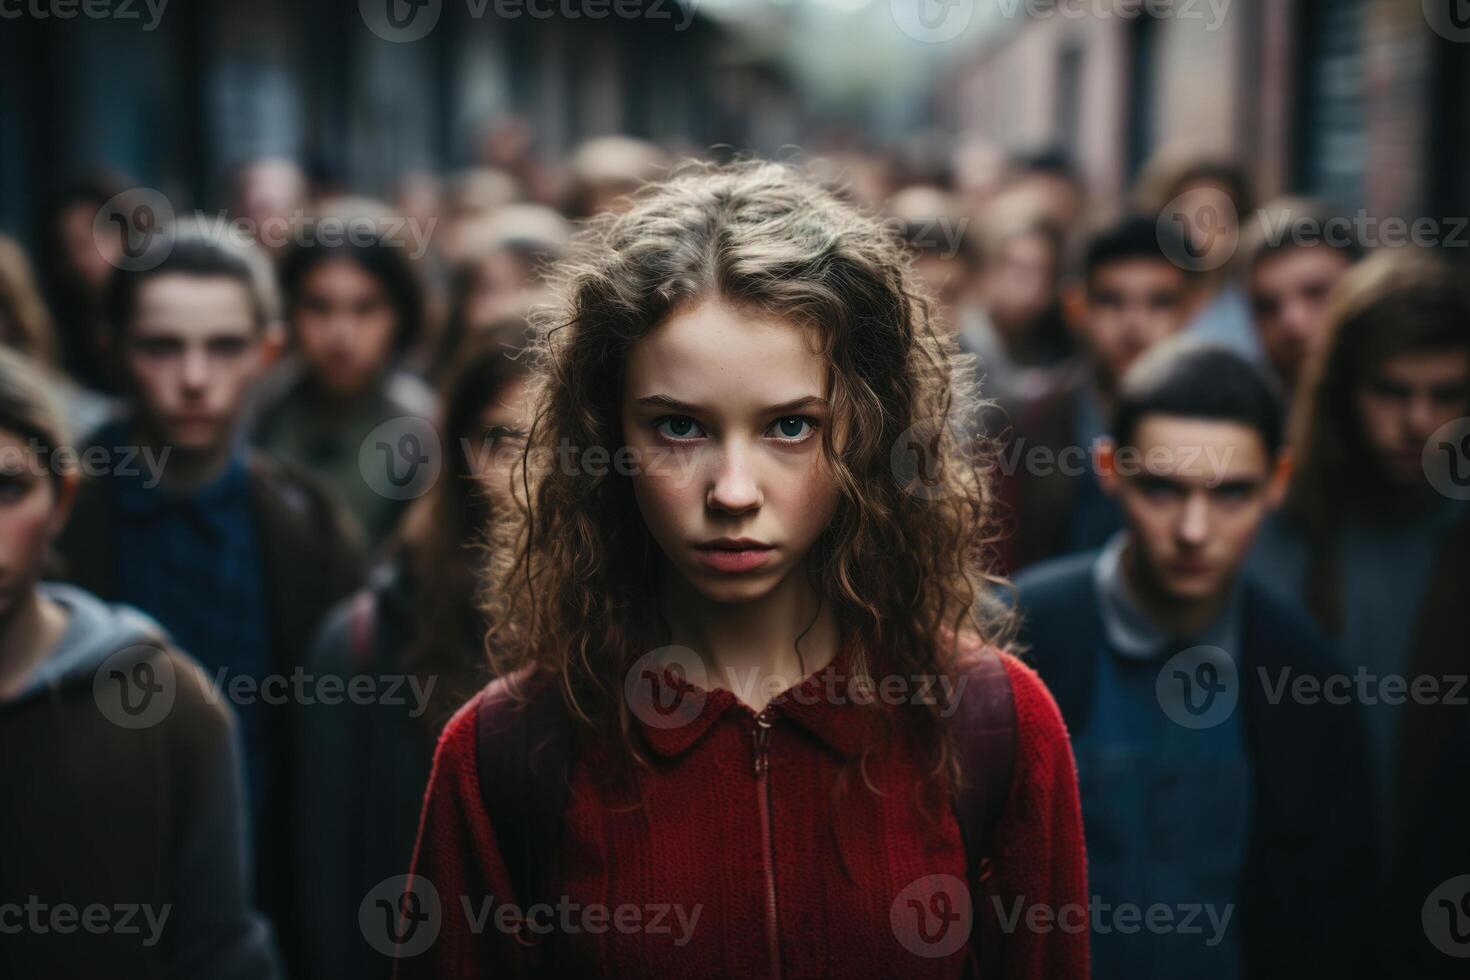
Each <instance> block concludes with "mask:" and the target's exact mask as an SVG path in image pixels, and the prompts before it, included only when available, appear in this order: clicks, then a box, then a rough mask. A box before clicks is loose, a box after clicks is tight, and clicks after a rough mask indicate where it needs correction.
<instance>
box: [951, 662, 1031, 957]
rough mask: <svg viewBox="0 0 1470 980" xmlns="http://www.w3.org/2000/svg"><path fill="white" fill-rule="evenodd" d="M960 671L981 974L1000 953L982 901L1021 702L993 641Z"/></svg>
mask: <svg viewBox="0 0 1470 980" xmlns="http://www.w3.org/2000/svg"><path fill="white" fill-rule="evenodd" d="M960 676H961V677H962V678H964V687H963V688H962V689H961V690H960V692H959V694H958V697H959V705H958V708H957V709H956V711H955V716H954V719H953V721H952V728H951V732H952V736H953V742H954V746H955V751H956V752H957V753H958V755H959V764H960V785H959V787H958V788H957V789H956V792H955V797H954V809H955V816H956V817H957V818H958V820H959V824H960V837H961V838H962V839H963V840H964V843H965V870H966V874H965V882H966V884H967V885H968V886H969V887H970V888H971V889H972V896H971V897H972V902H971V904H972V907H973V909H974V915H975V919H974V923H975V925H974V928H973V931H972V932H971V934H970V936H971V940H970V945H971V947H972V949H974V950H975V952H976V954H977V957H978V959H979V966H980V975H981V976H990V975H993V973H994V971H993V970H990V969H985V968H984V967H985V964H987V963H994V962H995V959H994V956H993V955H982V954H984V953H986V951H982V950H981V949H980V933H981V929H980V928H979V921H980V905H981V902H982V901H983V892H984V891H985V886H986V883H987V882H988V881H989V880H990V876H991V871H992V868H991V864H992V861H991V858H992V855H993V853H994V848H995V829H996V827H997V826H998V825H999V823H1000V817H1001V814H1002V812H1004V810H1005V804H1006V798H1007V797H1008V796H1010V790H1011V776H1012V774H1013V773H1014V771H1015V755H1016V702H1015V699H1014V697H1013V695H1012V691H1011V678H1010V675H1009V674H1007V673H1006V665H1005V663H1004V662H1003V661H1002V660H1001V657H1000V653H999V652H998V651H997V650H995V649H994V648H992V647H987V648H985V649H984V650H983V651H981V653H980V654H979V656H978V657H977V659H976V660H975V661H974V662H973V663H972V664H971V665H969V669H968V670H966V671H965V672H964V673H963V674H961V675H960ZM990 952H991V953H993V951H990Z"/></svg>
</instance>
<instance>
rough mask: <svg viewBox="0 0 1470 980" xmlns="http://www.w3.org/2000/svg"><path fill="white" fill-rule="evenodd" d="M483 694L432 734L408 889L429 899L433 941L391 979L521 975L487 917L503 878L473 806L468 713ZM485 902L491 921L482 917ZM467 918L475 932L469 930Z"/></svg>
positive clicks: (472, 737)
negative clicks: (434, 903)
mask: <svg viewBox="0 0 1470 980" xmlns="http://www.w3.org/2000/svg"><path fill="white" fill-rule="evenodd" d="M483 697H484V695H483V694H481V695H478V696H476V697H475V698H473V699H471V700H470V702H469V703H468V704H466V705H465V706H464V707H462V708H460V710H459V711H458V712H457V713H456V714H455V715H454V717H453V718H452V719H450V721H449V724H448V725H446V726H445V727H444V731H443V733H442V734H441V735H440V736H439V744H438V747H437V748H436V749H435V752H434V765H433V769H432V771H431V773H430V776H429V787H428V791H427V792H426V793H425V795H424V806H423V812H422V813H421V815H420V817H419V834H418V840H417V841H416V842H415V844H414V853H413V868H412V871H411V873H410V886H409V887H410V888H411V889H412V890H413V891H414V892H415V893H418V894H420V895H421V896H422V895H423V894H424V893H425V892H427V893H430V894H432V895H433V896H434V897H436V898H437V900H438V904H439V914H438V916H437V917H436V918H437V924H438V938H437V939H436V940H434V941H433V942H431V943H430V944H429V945H428V948H427V949H425V950H424V951H423V952H420V953H417V955H413V956H407V955H405V956H403V957H401V958H400V959H398V961H397V968H396V970H395V971H394V976H395V977H402V978H416V977H424V978H430V977H433V978H443V977H482V976H495V977H516V976H520V975H522V974H521V970H522V967H523V965H524V964H523V963H522V961H521V957H520V956H519V955H518V951H519V947H518V946H517V945H516V943H515V941H514V940H513V939H512V938H511V937H510V936H509V935H508V934H507V933H505V932H503V931H500V930H497V929H496V927H495V920H494V918H493V916H494V911H495V909H496V908H498V907H499V906H500V903H501V902H502V901H505V900H507V899H509V898H510V877H509V875H508V874H507V872H506V870H505V862H504V861H503V860H502V859H501V856H500V848H499V847H498V846H497V845H496V842H495V834H494V832H493V831H492V829H491V827H490V820H489V818H488V817H487V816H486V814H485V808H484V806H483V805H482V804H481V802H480V800H481V796H480V780H479V773H478V770H477V768H476V763H477V760H476V747H475V746H476V726H475V716H476V711H477V710H478V708H479V706H480V701H481V699H482V698H483ZM492 897H493V899H494V902H493V904H490V905H489V906H488V908H489V912H490V916H491V917H489V918H485V917H484V910H485V908H486V903H487V902H488V901H489V900H490V899H491V898H492ZM475 921H479V922H481V923H483V927H482V928H478V929H472V926H471V923H472V922H475ZM476 933H478V934H476ZM406 951H407V950H406Z"/></svg>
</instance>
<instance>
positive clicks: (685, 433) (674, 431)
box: [653, 415, 704, 439]
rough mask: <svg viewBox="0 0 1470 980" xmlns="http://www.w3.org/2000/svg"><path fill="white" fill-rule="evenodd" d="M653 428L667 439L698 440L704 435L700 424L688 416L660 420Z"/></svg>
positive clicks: (673, 416) (672, 416)
mask: <svg viewBox="0 0 1470 980" xmlns="http://www.w3.org/2000/svg"><path fill="white" fill-rule="evenodd" d="M653 428H654V431H655V432H657V433H658V434H659V435H661V436H663V437H664V438H666V439H698V438H699V437H700V436H702V435H704V430H703V429H701V428H700V427H699V423H698V422H696V421H694V420H693V419H691V418H690V417H689V416H687V415H670V416H668V417H667V418H662V419H659V420H658V422H657V423H655V424H654V427H653Z"/></svg>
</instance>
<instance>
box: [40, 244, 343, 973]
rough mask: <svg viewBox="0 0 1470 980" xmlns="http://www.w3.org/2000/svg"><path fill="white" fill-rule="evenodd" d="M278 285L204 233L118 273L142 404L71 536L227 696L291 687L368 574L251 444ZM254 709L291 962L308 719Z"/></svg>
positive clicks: (334, 526) (95, 577)
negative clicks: (293, 760) (238, 690)
mask: <svg viewBox="0 0 1470 980" xmlns="http://www.w3.org/2000/svg"><path fill="white" fill-rule="evenodd" d="M269 276H270V272H269V267H268V266H267V265H266V264H265V263H264V261H263V260H262V259H261V257H260V256H259V255H258V254H256V253H253V252H251V251H247V250H236V249H234V248H232V247H229V246H226V245H223V244H219V243H216V242H213V241H210V240H209V239H207V238H203V237H199V236H197V235H194V234H189V233H181V234H180V235H179V236H178V238H177V240H176V241H174V242H173V244H172V247H171V248H170V250H169V251H168V253H167V254H166V256H165V257H164V258H163V261H162V262H160V263H159V264H158V265H156V266H155V267H153V268H150V269H147V270H130V269H120V270H118V272H117V274H116V275H115V276H114V277H113V279H112V281H111V283H110V285H109V289H108V294H107V299H106V303H105V308H106V311H107V323H108V327H109V332H108V334H107V336H108V343H109V348H110V350H111V352H112V356H113V359H114V361H115V363H116V370H117V373H118V376H119V377H120V378H122V379H123V381H124V383H125V385H126V387H125V396H124V397H125V404H126V411H125V414H124V416H123V417H121V418H119V419H118V420H117V421H115V422H113V423H110V424H108V425H106V426H104V427H103V428H102V429H101V430H99V431H98V432H97V433H96V434H95V435H94V436H93V437H92V440H91V445H89V446H88V447H86V448H85V449H84V450H82V453H81V459H82V460H83V462H84V463H85V464H87V466H88V468H89V472H88V474H87V476H88V479H86V480H84V481H83V483H82V486H81V489H80V491H79V493H78V498H77V503H76V507H75V510H74V512H73V514H72V519H71V522H70V523H69V524H68V525H67V528H66V531H65V532H64V533H63V534H62V536H61V538H60V539H59V541H58V547H59V550H60V552H61V555H62V557H63V559H64V562H65V564H64V568H63V572H64V577H65V579H66V580H68V581H71V582H74V583H76V584H78V585H81V586H82V587H84V588H86V589H88V590H89V591H91V592H93V593H95V594H97V595H99V596H101V597H102V598H104V599H108V600H118V601H123V602H127V603H129V604H130V605H134V606H137V607H138V608H140V609H142V610H143V611H144V612H146V613H148V614H149V615H151V616H153V617H154V618H156V619H157V620H158V621H159V622H161V623H162V624H163V625H164V627H166V628H167V629H168V631H169V632H170V634H172V636H173V637H174V639H175V640H177V641H178V642H179V644H180V645H181V646H183V647H184V648H185V649H187V650H190V651H191V652H193V653H194V654H195V656H197V657H198V658H199V660H200V662H201V663H202V664H203V666H204V667H205V669H206V671H207V672H209V674H210V675H211V676H212V679H213V681H214V682H215V683H216V686H217V687H219V688H222V689H225V690H234V689H235V687H234V685H235V684H236V683H237V682H241V679H242V678H244V679H245V680H244V681H243V682H244V683H249V684H254V685H255V689H256V690H257V691H263V690H264V689H265V688H264V687H263V685H264V683H265V681H266V680H267V679H268V678H276V677H283V678H289V676H290V675H291V673H292V672H293V670H295V669H296V668H298V667H300V666H302V665H304V664H305V662H306V650H307V646H308V644H309V643H310V641H311V637H312V634H313V632H314V631H315V629H316V626H317V623H318V622H319V621H320V619H321V617H322V616H323V615H325V613H326V611H327V610H328V609H330V608H331V606H332V605H333V604H334V603H336V602H337V601H338V600H339V599H341V598H342V597H343V596H344V595H346V594H348V593H350V592H351V591H352V590H354V589H355V588H357V586H358V584H359V582H360V581H361V571H360V567H359V561H360V558H359V545H358V542H357V541H356V539H355V537H354V536H353V534H352V532H351V531H350V529H349V528H350V525H349V524H348V522H347V521H346V519H345V515H344V514H343V513H342V511H341V508H340V507H339V506H338V505H337V504H336V503H335V502H334V501H333V500H332V498H331V497H330V496H329V494H327V493H326V492H324V491H323V490H322V489H320V488H319V487H318V486H317V485H316V484H315V483H314V482H313V481H312V480H311V479H310V478H309V477H306V476H305V475H303V474H301V473H299V472H296V471H294V470H293V469H292V468H291V467H290V466H288V465H286V464H283V463H280V462H278V461H275V460H271V459H269V458H268V457H266V456H264V455H263V454H261V453H258V452H254V451H251V450H249V449H247V448H246V447H245V445H244V444H243V442H242V439H241V431H240V430H241V423H242V418H243V416H244V408H245V402H246V399H247V398H248V396H249V395H250V392H251V388H252V387H253V386H254V384H255V383H256V381H257V379H258V378H259V377H260V374H261V372H262V371H263V370H264V368H265V365H266V364H267V362H268V361H269V360H270V358H271V356H272V355H273V353H274V351H275V349H276V345H277V338H276V334H275V329H276V327H275V320H274V316H275V314H274V309H273V307H272V301H271V297H270V294H269V288H268V286H269V281H270V280H269ZM238 707H239V710H240V721H241V733H242V737H243V741H244V745H245V761H246V765H247V772H248V775H249V787H250V791H251V797H250V798H251V803H252V813H253V815H254V817H255V821H254V826H255V828H256V835H257V836H256V840H257V845H258V846H257V848H256V850H257V853H258V854H259V855H260V889H259V890H260V895H261V901H262V904H263V906H264V908H265V910H266V911H267V912H268V913H269V914H271V915H272V917H273V918H274V920H275V922H276V924H277V929H278V931H279V932H280V934H281V935H282V940H283V944H284V945H285V946H286V952H287V955H288V961H290V960H291V959H292V956H291V937H292V935H293V929H294V926H295V924H296V921H297V920H296V917H295V914H294V912H293V911H292V910H291V909H290V907H289V905H288V904H287V898H288V897H289V892H288V889H286V887H285V884H286V877H285V876H286V875H287V874H288V873H289V870H290V869H291V868H292V867H293V866H294V862H293V861H292V859H291V853H290V847H289V835H288V834H287V828H288V820H289V816H290V814H291V813H292V807H291V792H290V791H291V787H290V783H289V779H288V778H287V775H288V773H289V769H288V768H287V766H286V765H285V764H284V760H286V759H288V758H289V752H290V748H291V728H292V725H291V718H290V712H289V710H288V707H287V706H285V705H280V704H277V703H275V702H269V703H267V701H266V699H265V698H264V697H252V698H250V699H248V700H247V701H245V702H242V703H240V704H239V705H238Z"/></svg>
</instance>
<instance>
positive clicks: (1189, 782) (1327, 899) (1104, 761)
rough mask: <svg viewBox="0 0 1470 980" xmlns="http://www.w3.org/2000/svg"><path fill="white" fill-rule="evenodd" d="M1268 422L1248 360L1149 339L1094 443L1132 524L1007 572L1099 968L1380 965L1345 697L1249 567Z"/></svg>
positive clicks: (1255, 973)
mask: <svg viewBox="0 0 1470 980" xmlns="http://www.w3.org/2000/svg"><path fill="white" fill-rule="evenodd" d="M1281 430H1282V424H1281V414H1280V409H1279V407H1278V405H1277V403H1276V400H1275V398H1274V396H1273V394H1272V392H1271V390H1270V388H1269V386H1268V385H1267V383H1266V382H1265V380H1264V378H1263V377H1262V376H1261V375H1260V373H1259V372H1258V371H1257V370H1256V369H1255V368H1254V367H1253V366H1252V365H1250V364H1249V363H1248V362H1246V361H1245V360H1244V359H1243V358H1241V357H1240V356H1239V355H1237V354H1233V353H1231V352H1229V351H1227V350H1225V349H1223V348H1217V347H1210V346H1206V345H1202V344H1199V343H1197V342H1191V341H1185V340H1178V341H1172V342H1170V343H1169V344H1166V345H1161V346H1160V347H1159V348H1157V349H1156V350H1154V351H1152V352H1150V353H1149V354H1148V355H1145V357H1144V358H1142V359H1141V360H1140V361H1139V362H1138V363H1137V364H1136V365H1135V366H1134V367H1133V368H1132V369H1131V370H1130V371H1129V372H1128V374H1127V375H1126V376H1125V378H1124V381H1123V384H1122V386H1121V388H1120V393H1119V399H1118V406H1117V410H1116V413H1115V415H1114V419H1113V431H1114V433H1115V435H1116V437H1117V444H1116V445H1110V446H1107V447H1106V448H1105V450H1104V453H1103V454H1102V459H1103V465H1102V466H1101V467H1100V469H1101V474H1102V475H1101V480H1102V486H1103V488H1104V490H1105V491H1106V492H1108V493H1109V494H1110V495H1111V496H1112V497H1113V498H1114V499H1116V500H1117V501H1118V503H1119V505H1120V507H1121V510H1122V512H1123V515H1124V521H1125V529H1124V530H1123V531H1121V532H1119V533H1118V534H1116V535H1115V536H1114V537H1113V538H1112V539H1111V540H1110V541H1109V542H1108V544H1107V545H1106V546H1105V547H1104V548H1103V549H1102V550H1101V551H1094V552H1089V553H1084V554H1080V555H1075V556H1071V557H1068V558H1062V559H1057V560H1054V561H1050V562H1044V563H1042V564H1040V565H1038V566H1036V567H1035V568H1033V569H1030V570H1029V571H1028V572H1027V573H1026V574H1025V575H1023V576H1022V577H1021V578H1020V580H1019V582H1018V585H1019V603H1020V608H1021V610H1022V613H1023V615H1024V626H1023V643H1024V644H1026V645H1028V646H1029V647H1030V650H1031V655H1032V657H1033V658H1034V665H1035V667H1036V669H1037V670H1038V672H1039V673H1040V674H1041V676H1042V678H1043V679H1044V680H1045V681H1046V683H1047V686H1048V687H1049V688H1050V689H1051V690H1052V692H1053V694H1054V695H1055V697H1056V699H1057V703H1058V705H1059V707H1060V708H1061V711H1062V715H1063V717H1064V719H1065V720H1066V722H1067V726H1068V728H1069V730H1070V731H1071V733H1072V736H1073V741H1074V750H1075V753H1076V758H1077V767H1078V773H1079V785H1080V787H1081V795H1082V807H1083V818H1084V821H1085V824H1086V831H1087V843H1088V877H1089V882H1090V885H1091V892H1092V895H1093V901H1094V902H1095V903H1096V907H1095V908H1094V909H1093V916H1092V921H1093V930H1094V931H1093V937H1092V938H1093V946H1092V950H1093V967H1094V976H1096V977H1099V978H1104V980H1106V978H1112V977H1126V978H1128V980H1140V978H1150V977H1158V978H1174V977H1184V976H1187V977H1191V978H1215V977H1218V978H1236V977H1253V978H1254V977H1283V978H1285V977H1300V976H1308V975H1311V976H1335V977H1344V976H1374V975H1376V974H1375V972H1374V969H1373V966H1372V963H1371V956H1370V955H1369V954H1370V952H1371V948H1372V947H1371V939H1372V937H1371V933H1370V931H1369V926H1370V924H1371V922H1372V921H1373V920H1372V918H1371V911H1372V902H1373V900H1374V897H1375V895H1376V888H1375V885H1376V875H1375V872H1376V865H1375V863H1374V860H1373V857H1372V855H1373V854H1374V853H1376V848H1375V833H1376V831H1375V827H1374V821H1373V812H1374V810H1373V805H1372V792H1371V789H1370V786H1371V782H1370V780H1369V777H1368V771H1367V768H1366V747H1365V737H1364V734H1363V730H1362V725H1361V721H1360V718H1359V715H1358V713H1357V710H1356V705H1354V704H1352V703H1351V702H1345V701H1344V700H1343V699H1340V698H1336V697H1334V696H1332V692H1333V691H1334V688H1333V686H1332V684H1331V683H1330V679H1331V678H1333V677H1341V675H1342V671H1341V668H1340V667H1339V666H1338V665H1337V663H1336V661H1335V659H1334V657H1333V655H1332V652H1331V650H1330V648H1329V647H1328V646H1327V644H1326V641H1325V640H1324V639H1323V638H1322V636H1321V635H1320V634H1319V633H1318V632H1317V631H1316V630H1315V629H1314V628H1313V627H1312V626H1311V625H1310V624H1309V622H1308V621H1307V620H1306V618H1305V617H1303V616H1300V615H1298V614H1296V613H1294V612H1292V611H1291V609H1290V608H1289V607H1288V606H1286V605H1284V604H1282V603H1280V602H1279V601H1278V600H1275V599H1273V598H1271V597H1270V596H1269V595H1268V594H1267V593H1266V592H1265V591H1264V590H1263V589H1261V588H1259V587H1258V586H1257V585H1255V584H1254V583H1253V582H1251V581H1250V580H1248V579H1247V578H1245V577H1243V576H1242V575H1241V573H1240V570H1241V567H1242V565H1243V563H1244V560H1245V557H1246V554H1247V552H1248V550H1249V546H1250V542H1251V540H1252V538H1253V537H1254V535H1255V533H1256V531H1257V529H1258V528H1259V526H1260V523H1261V520H1262V519H1263V518H1264V517H1265V515H1266V512H1267V510H1268V508H1269V507H1270V506H1272V505H1273V504H1274V503H1275V502H1277V501H1279V499H1280V496H1281V495H1282V493H1283V491H1284V482H1285V473H1286V470H1285V468H1284V467H1283V466H1281V465H1280V459H1279V452H1280V447H1281V440H1282V434H1281ZM1159 906H1162V907H1163V909H1164V910H1165V912H1166V913H1167V914H1164V913H1162V912H1157V911H1155V909H1156V907H1159Z"/></svg>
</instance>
